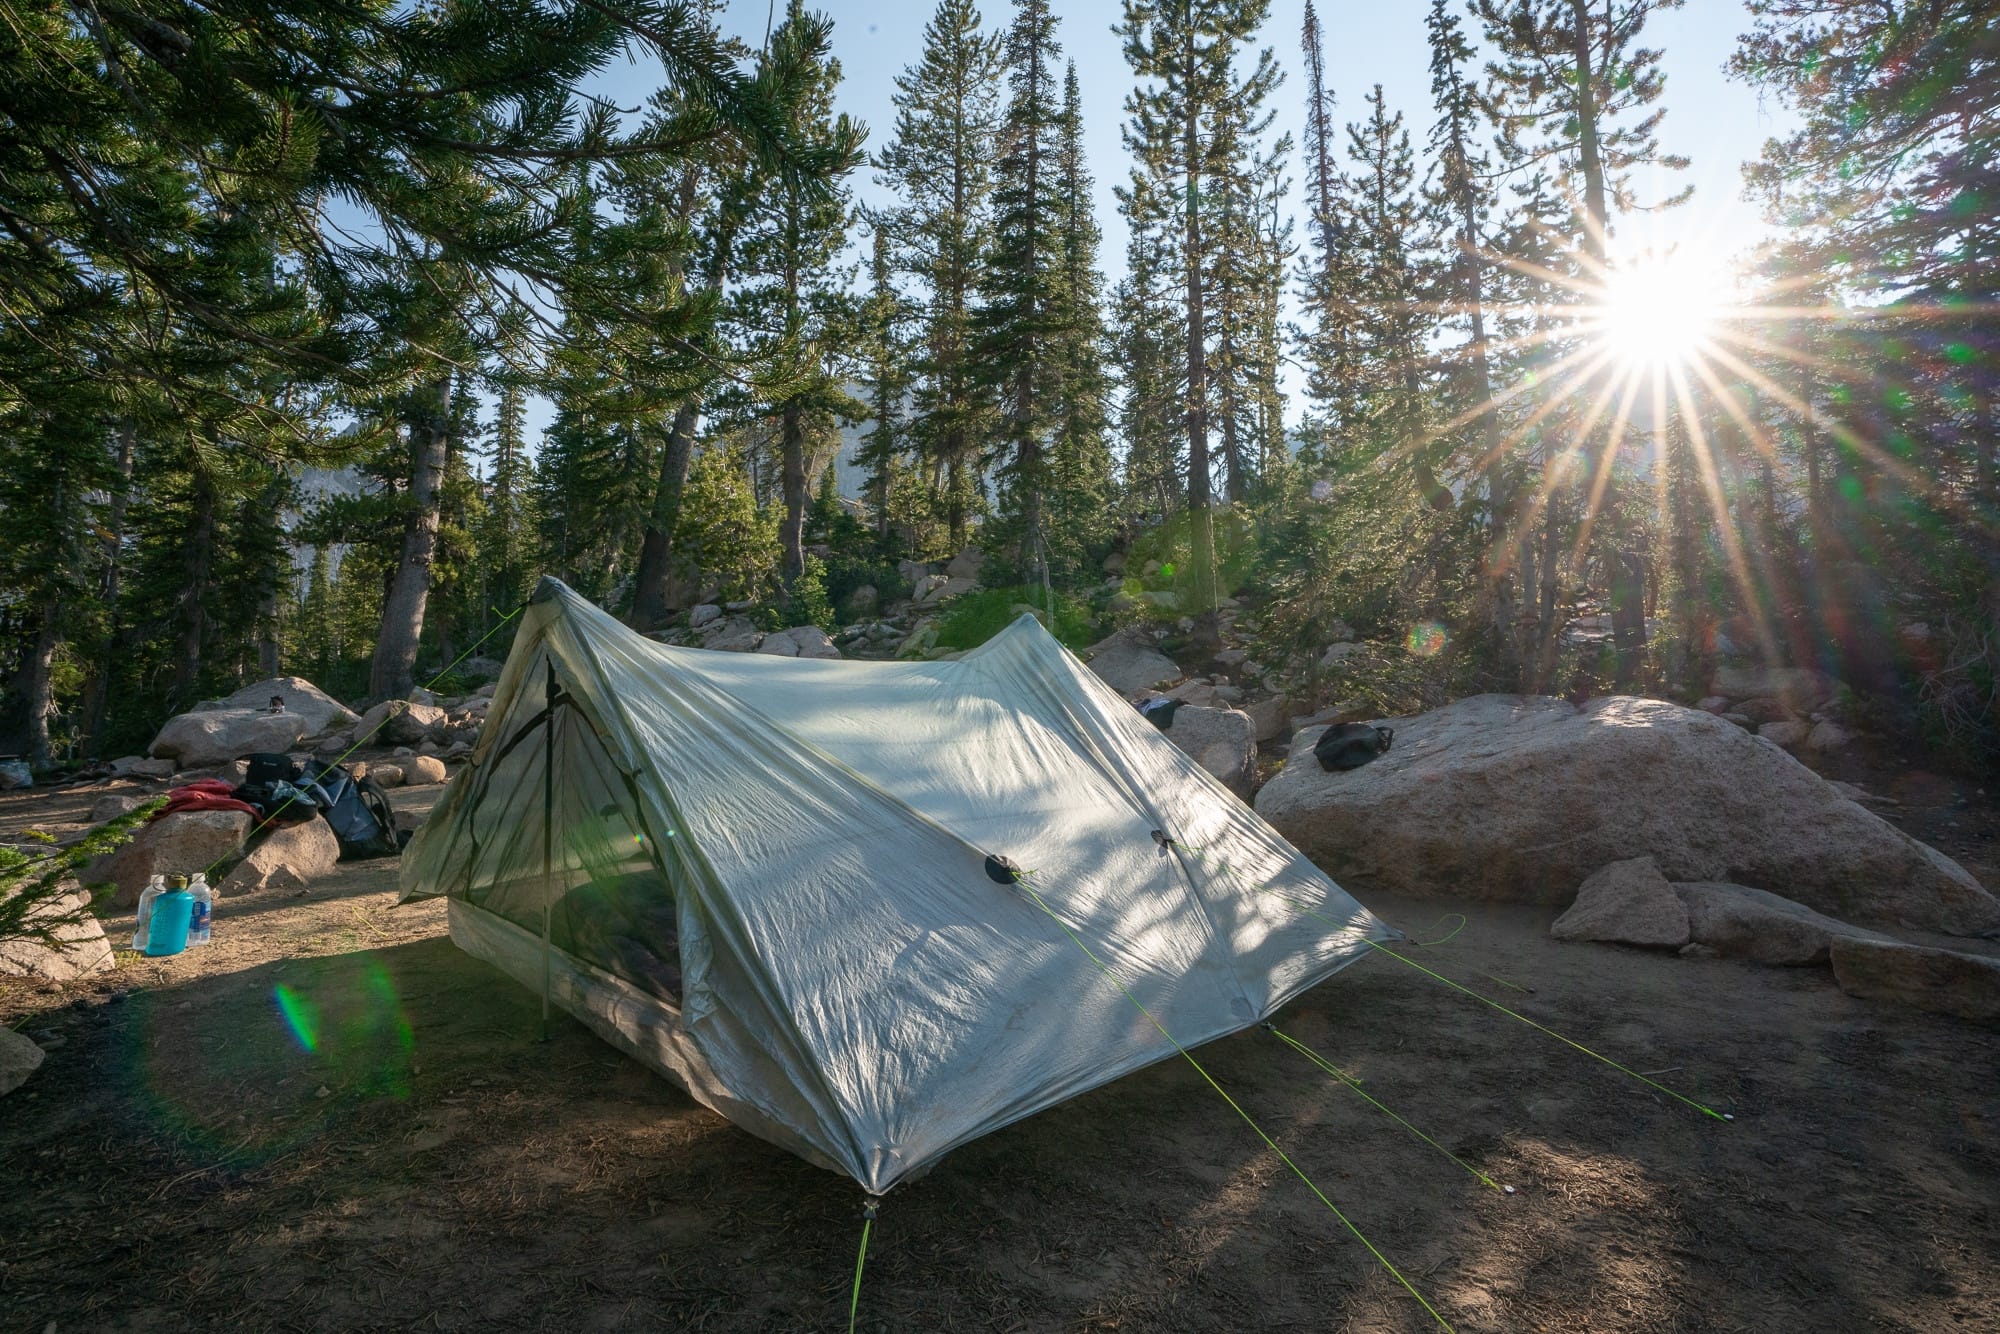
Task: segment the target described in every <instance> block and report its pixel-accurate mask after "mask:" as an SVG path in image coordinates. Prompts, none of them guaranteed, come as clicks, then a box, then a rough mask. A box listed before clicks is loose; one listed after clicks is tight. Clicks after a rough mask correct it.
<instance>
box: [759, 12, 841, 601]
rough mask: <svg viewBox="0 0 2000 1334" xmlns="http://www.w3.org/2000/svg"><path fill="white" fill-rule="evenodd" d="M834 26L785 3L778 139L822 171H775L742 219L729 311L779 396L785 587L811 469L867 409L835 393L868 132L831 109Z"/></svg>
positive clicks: (799, 554)
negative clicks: (850, 229) (858, 174)
mask: <svg viewBox="0 0 2000 1334" xmlns="http://www.w3.org/2000/svg"><path fill="white" fill-rule="evenodd" d="M831 35H832V24H831V23H830V22H829V21H828V20H827V19H826V18H825V17H824V16H823V15H818V14H809V13H807V12H806V10H805V7H804V5H803V3H802V2H801V0H791V2H790V4H789V5H788V7H787V9H786V13H785V21H784V22H783V23H782V24H781V25H779V27H778V29H777V31H775V32H774V33H772V35H771V44H770V48H769V50H768V52H767V53H766V55H765V57H764V59H765V60H766V61H767V62H768V63H769V64H771V65H773V66H775V67H779V68H788V69H792V70H795V71H798V74H797V77H796V78H794V79H792V80H789V81H788V82H787V83H786V85H785V86H786V87H787V91H788V99H789V100H788V101H787V103H786V104H785V117H786V119H785V131H786V136H787V140H788V142H790V143H794V144H797V145H799V146H800V147H801V148H802V149H803V150H804V151H805V152H807V153H809V154H811V155H812V156H813V158H814V160H815V161H817V162H818V163H819V164H820V167H821V169H819V170H812V171H807V170H799V169H794V170H788V171H784V172H780V173H779V174H778V175H777V177H776V178H775V179H774V180H773V181H772V182H771V183H770V184H769V186H768V187H767V188H765V189H764V190H763V192H762V194H761V196H760V197H759V198H758V199H757V200H756V201H755V203H754V205H753V207H752V209H751V211H750V212H749V214H748V215H747V216H746V219H745V226H744V235H743V239H742V241H741V243H740V244H741V247H742V248H741V255H742V260H741V267H742V270H743V276H744V281H745V286H744V288H743V289H742V290H741V291H739V292H738V293H737V294H736V297H735V300H734V302H733V309H734V311H735V312H736V319H737V320H738V321H739V323H740V324H741V326H742V328H743V330H744V331H745V333H746V334H747V336H748V338H749V339H750V341H751V342H752V343H754V344H756V345H757V346H758V347H759V348H760V349H761V351H760V353H759V355H763V356H768V358H769V360H770V363H771V365H772V372H771V378H772V382H773V384H774V386H775V388H774V391H773V392H772V393H771V394H770V395H769V396H768V398H766V399H765V400H764V401H763V402H762V403H761V404H760V406H761V407H762V408H763V409H764V410H765V411H767V412H768V413H769V414H770V415H772V416H774V417H775V418H776V419H777V426H778V448H779V451H780V486H781V490H782V497H783V504H784V509H785V513H784V519H783V522H782V524H781V526H780V530H779V537H780V546H781V550H782V553H783V573H784V578H785V582H786V585H787V587H789V586H790V585H791V584H792V582H793V581H794V580H796V579H797V578H798V576H799V575H800V574H801V573H803V572H804V570H805V512H806V501H807V498H808V496H809V495H810V494H811V487H812V482H813V479H814V477H815V476H816V475H817V472H818V469H819V468H821V467H824V466H825V465H826V463H828V462H829V461H830V460H831V459H832V457H833V454H834V451H835V450H836V449H837V448H838V444H839V436H838V431H837V423H838V422H839V421H841V420H848V421H858V420H860V419H861V418H862V417H863V416H865V415H866V412H867V409H866V407H865V405H863V404H861V403H859V402H858V401H856V400H855V399H854V398H852V397H851V396H850V395H849V394H848V393H847V392H846V390H845V389H844V388H843V387H842V385H843V381H844V379H845V373H844V367H843V366H842V365H841V364H840V359H841V357H842V355H843V353H844V350H845V349H846V348H847V347H848V346H849V345H850V343H851V334H852V329H853V327H854V325H855V324H856V323H857V321H856V319H855V314H854V312H853V310H852V309H851V307H850V303H849V302H848V300H847V297H846V294H845V292H844V290H843V289H844V287H845V281H844V276H843V275H841V274H840V273H839V272H838V271H837V266H836V260H837V257H838V255H839V253H840V250H841V248H842V246H843V245H844V244H845V242H846V239H847V226H848V222H849V207H848V193H849V188H848V185H847V180H846V178H847V176H848V174H849V173H850V172H852V171H853V169H854V168H855V167H856V166H858V165H860V163H861V161H862V156H861V147H860V146H861V142H862V140H863V139H864V138H865V137H866V134H867V131H866V130H865V128H864V127H862V126H860V125H858V124H856V123H855V122H854V121H852V120H851V119H849V118H848V117H847V116H846V115H836V114H834V111H833V94H834V89H835V88H836V87H837V86H838V85H839V83H840V62H839V61H837V60H835V59H834V58H833V57H832V56H831V54H829V48H830V42H831Z"/></svg>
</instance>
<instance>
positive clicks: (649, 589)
mask: <svg viewBox="0 0 2000 1334" xmlns="http://www.w3.org/2000/svg"><path fill="white" fill-rule="evenodd" d="M700 420H701V407H700V405H699V404H698V403H697V402H696V401H695V400H693V399H689V400H688V401H687V402H685V403H683V404H681V406H680V408H679V409H678V410H677V411H676V412H675V413H674V420H673V424H672V425H671V426H670V427H669V428H668V430H667V446H666V449H665V450H664V451H662V453H661V455H660V480H659V483H658V484H657V485H656V486H655V487H654V489H653V512H652V513H651V515H649V516H648V517H647V520H646V536H645V540H644V541H643V542H642V543H641V545H640V548H639V573H638V577H637V578H636V579H635V580H634V584H635V588H634V590H633V595H632V613H631V615H630V616H629V617H627V618H626V619H627V623H628V624H630V625H631V627H632V628H633V629H634V630H651V629H653V628H654V627H655V626H657V625H660V624H661V623H662V622H664V621H665V620H666V619H667V617H668V615H670V614H671V613H672V611H673V608H672V607H671V606H669V605H668V598H667V592H668V589H669V587H670V586H671V584H672V581H673V570H674V534H675V531H676V530H677V529H678V528H679V527H680V519H681V496H682V495H683V494H684V493H685V492H686V490H687V475H688V465H689V463H690V462H691V461H692V460H693V458H694V430H695V426H696V424H697V423H698V422H699V421H700Z"/></svg>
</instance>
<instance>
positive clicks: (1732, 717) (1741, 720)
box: [1718, 713, 1757, 732]
mask: <svg viewBox="0 0 2000 1334" xmlns="http://www.w3.org/2000/svg"><path fill="white" fill-rule="evenodd" d="M1718 716H1719V717H1721V719H1722V721H1723V722H1725V723H1734V724H1736V725H1737V726H1738V727H1740V728H1742V729H1743V730H1744V731H1746V732H1754V731H1756V730H1757V720H1756V719H1754V718H1752V717H1750V715H1748V714H1745V713H1725V714H1721V715H1718Z"/></svg>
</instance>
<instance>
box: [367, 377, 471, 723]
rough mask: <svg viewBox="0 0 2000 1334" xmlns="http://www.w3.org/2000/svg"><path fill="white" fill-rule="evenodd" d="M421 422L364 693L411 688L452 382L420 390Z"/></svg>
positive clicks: (412, 439) (414, 428)
mask: <svg viewBox="0 0 2000 1334" xmlns="http://www.w3.org/2000/svg"><path fill="white" fill-rule="evenodd" d="M425 408H426V411H425V412H424V415H423V418H422V420H420V421H417V422H413V423H412V424H411V426H410V434H409V448H410V492H409V513H408V514H407V515H406V516H405V517H404V520H403V549H402V552H401V554H400V555H399V556H398V558H397V561H396V569H395V572H394V573H393V574H392V575H391V576H390V580H389V591H388V596H387V597H385V598H384V599H383V601H382V633H381V635H380V636H379V637H378V638H377V639H376V641H375V659H374V662H373V663H372V664H371V666H370V668H369V672H368V694H369V697H370V698H372V699H376V700H383V699H395V698H398V697H401V696H403V695H407V694H408V693H409V692H410V688H411V687H412V686H413V685H415V684H416V679H415V671H416V666H417V648H418V644H419V642H420V641H421V640H422V638H423V632H424V608H425V606H426V605H427V604H428V603H429V601H430V594H431V565H432V562H433V561H434V560H435V559H436V557H437V540H438V525H439V522H440V517H441V516H440V513H439V499H440V497H439V492H440V490H441V488H442V483H443V481H444V470H445V463H446V460H447V456H448V454H449V452H450V448H451V436H450V411H451V381H450V380H449V379H448V378H447V379H440V380H438V381H436V382H435V383H434V384H432V385H431V386H430V387H429V388H428V389H427V390H426V391H425Z"/></svg>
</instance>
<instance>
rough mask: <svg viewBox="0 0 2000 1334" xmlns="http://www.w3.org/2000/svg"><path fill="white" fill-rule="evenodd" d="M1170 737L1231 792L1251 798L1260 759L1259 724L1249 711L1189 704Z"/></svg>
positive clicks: (1177, 716)
mask: <svg viewBox="0 0 2000 1334" xmlns="http://www.w3.org/2000/svg"><path fill="white" fill-rule="evenodd" d="M1167 739H1168V740H1170V741H1172V742H1173V743H1174V744H1175V745H1176V746H1179V747H1180V748H1181V749H1182V750H1183V751H1186V752H1187V754H1188V755H1189V756H1190V757H1192V758H1193V760H1194V761H1195V763H1197V764H1199V765H1200V766H1201V767H1202V768H1204V769H1206V770H1208V771H1209V772H1210V773H1211V774H1214V775H1215V776H1216V777H1217V778H1219V779H1221V780H1222V783H1223V785H1224V786H1226V787H1227V788H1228V789H1229V790H1230V791H1232V792H1234V793H1235V794H1236V795H1237V796H1239V797H1243V798H1245V799H1248V797H1249V796H1250V792H1251V786H1252V781H1253V779H1254V778H1255V775H1256V769H1255V764H1256V758H1257V725H1256V724H1255V723H1253V722H1251V721H1250V715H1249V714H1247V713H1243V712H1241V711H1240V710H1237V709H1211V708H1204V707H1202V706H1201V705H1186V706H1184V707H1182V708H1181V709H1179V710H1177V711H1176V712H1175V714H1174V722H1173V726H1172V727H1169V728H1168V729H1167Z"/></svg>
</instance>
